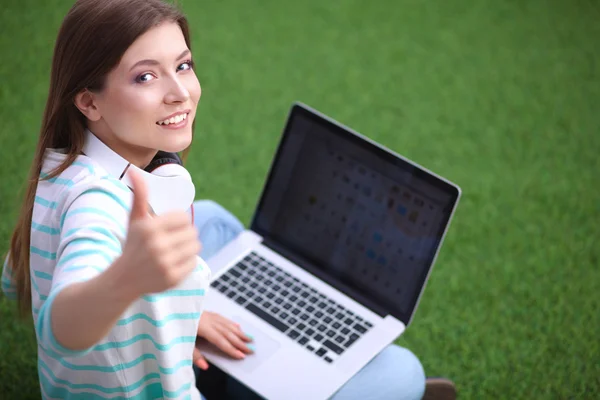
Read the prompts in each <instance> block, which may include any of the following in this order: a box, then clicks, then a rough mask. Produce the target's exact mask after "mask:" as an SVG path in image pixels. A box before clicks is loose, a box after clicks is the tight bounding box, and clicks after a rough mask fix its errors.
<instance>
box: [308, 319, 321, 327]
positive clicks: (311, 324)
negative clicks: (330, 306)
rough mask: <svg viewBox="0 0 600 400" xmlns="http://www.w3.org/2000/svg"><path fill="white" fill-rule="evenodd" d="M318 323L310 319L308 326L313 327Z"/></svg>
mask: <svg viewBox="0 0 600 400" xmlns="http://www.w3.org/2000/svg"><path fill="white" fill-rule="evenodd" d="M318 323H319V321H317V320H316V319H311V320H310V321H308V324H309V325H310V326H315V325H317V324H318Z"/></svg>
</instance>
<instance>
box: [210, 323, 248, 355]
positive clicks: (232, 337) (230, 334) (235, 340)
mask: <svg viewBox="0 0 600 400" xmlns="http://www.w3.org/2000/svg"><path fill="white" fill-rule="evenodd" d="M216 329H217V330H219V331H220V332H221V334H222V335H223V337H225V338H226V339H227V340H228V341H229V343H230V344H231V345H232V346H233V347H235V348H236V349H237V350H239V351H241V352H242V353H245V354H251V353H253V352H254V348H253V347H252V348H251V347H249V346H248V345H247V344H246V343H245V342H244V341H242V339H241V338H240V336H239V335H238V334H237V333H236V332H234V331H232V330H229V329H227V328H225V327H223V326H220V327H218V328H216Z"/></svg>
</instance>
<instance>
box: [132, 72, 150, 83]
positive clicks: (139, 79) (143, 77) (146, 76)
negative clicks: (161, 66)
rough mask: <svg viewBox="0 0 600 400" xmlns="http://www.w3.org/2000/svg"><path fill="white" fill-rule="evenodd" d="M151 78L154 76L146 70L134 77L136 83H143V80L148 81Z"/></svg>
mask: <svg viewBox="0 0 600 400" xmlns="http://www.w3.org/2000/svg"><path fill="white" fill-rule="evenodd" d="M153 78H154V76H152V74H151V73H149V72H146V73H145V74H141V75H138V77H137V78H135V81H136V82H137V83H145V82H149V81H150V80H152V79H153Z"/></svg>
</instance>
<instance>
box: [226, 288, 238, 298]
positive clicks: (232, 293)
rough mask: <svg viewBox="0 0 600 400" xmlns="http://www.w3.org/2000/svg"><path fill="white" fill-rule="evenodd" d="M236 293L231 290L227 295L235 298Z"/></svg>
mask: <svg viewBox="0 0 600 400" xmlns="http://www.w3.org/2000/svg"><path fill="white" fill-rule="evenodd" d="M235 295H236V293H235V291H233V290H230V291H229V293H227V297H229V298H230V299H233V298H234V297H235Z"/></svg>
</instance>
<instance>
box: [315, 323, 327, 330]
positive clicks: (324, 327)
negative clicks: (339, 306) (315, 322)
mask: <svg viewBox="0 0 600 400" xmlns="http://www.w3.org/2000/svg"><path fill="white" fill-rule="evenodd" d="M317 329H318V330H319V332H324V331H325V330H326V329H327V327H326V326H325V325H323V324H321V325H319V326H318V327H317Z"/></svg>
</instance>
